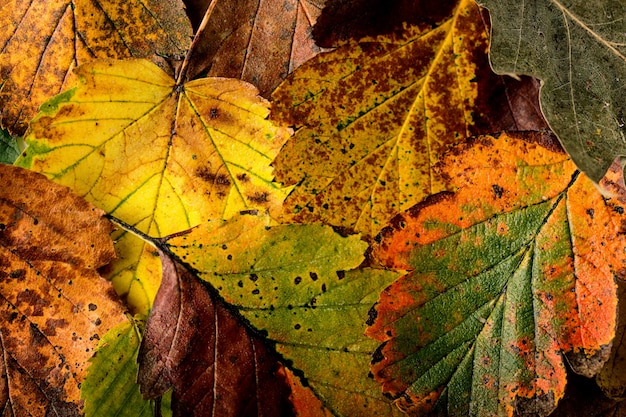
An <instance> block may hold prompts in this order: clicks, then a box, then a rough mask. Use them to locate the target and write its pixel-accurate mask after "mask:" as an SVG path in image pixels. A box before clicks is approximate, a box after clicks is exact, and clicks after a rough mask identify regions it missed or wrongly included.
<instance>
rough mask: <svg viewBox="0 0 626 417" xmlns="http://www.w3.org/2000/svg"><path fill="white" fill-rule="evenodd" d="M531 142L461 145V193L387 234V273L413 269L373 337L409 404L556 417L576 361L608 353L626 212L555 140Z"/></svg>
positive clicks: (454, 162) (586, 367) (587, 364)
mask: <svg viewBox="0 0 626 417" xmlns="http://www.w3.org/2000/svg"><path fill="white" fill-rule="evenodd" d="M525 139H526V140H527V141H522V140H520V138H515V137H512V136H509V135H504V134H503V135H502V136H501V137H500V138H499V139H495V138H492V137H482V138H478V139H476V140H474V141H472V142H471V143H468V144H464V145H461V146H459V147H457V148H455V149H454V150H453V151H452V152H451V153H450V154H449V155H447V156H446V157H445V158H444V159H443V162H442V164H441V166H440V169H441V174H442V175H443V176H444V177H446V178H448V179H449V181H450V183H451V184H452V185H453V186H454V187H456V189H457V191H456V193H454V194H453V193H447V194H444V195H439V196H437V197H436V198H433V199H431V200H430V201H428V202H426V203H425V204H422V205H420V206H417V207H415V208H414V209H412V210H409V211H408V212H405V213H403V214H401V215H399V216H397V217H396V218H395V219H394V220H393V222H392V225H391V226H390V227H388V228H386V229H384V231H383V232H382V233H381V234H380V235H379V236H378V237H377V239H376V240H377V242H378V244H377V245H376V246H375V248H374V256H375V257H376V258H378V259H379V260H380V261H381V262H382V263H383V264H384V265H387V266H389V267H397V268H398V267H399V268H405V269H410V270H412V272H411V273H410V274H409V275H407V276H405V277H404V278H402V279H400V280H398V281H397V282H396V283H394V284H393V285H392V286H390V287H389V288H387V289H386V290H385V291H384V292H383V293H382V295H381V297H380V300H379V305H378V306H377V312H378V318H377V319H376V320H375V322H374V323H373V325H372V327H371V328H370V329H369V330H368V333H369V334H370V335H371V336H373V337H375V338H376V339H378V340H380V341H382V342H384V343H383V345H381V348H380V350H379V352H378V354H377V355H375V357H374V364H373V365H372V371H373V373H374V374H375V377H376V378H377V379H378V380H379V381H380V382H381V383H382V384H383V388H384V390H385V391H386V392H387V393H389V394H391V395H393V396H396V397H398V400H397V402H398V404H399V405H400V406H401V407H402V408H405V409H407V410H413V411H414V410H424V409H428V408H430V407H433V406H434V407H436V408H438V409H443V410H446V412H448V413H450V414H453V415H513V414H514V412H517V413H524V412H533V413H536V414H539V415H547V414H549V412H550V411H552V410H553V409H554V407H555V405H556V403H557V402H558V401H559V399H560V398H562V396H563V393H564V389H565V384H566V372H565V363H564V359H563V355H565V356H567V358H568V363H569V365H570V366H571V367H572V368H573V369H574V370H575V371H576V372H578V373H581V374H583V375H587V376H592V375H594V374H595V373H597V372H598V371H599V369H600V368H601V366H602V364H603V363H604V361H605V360H606V359H607V357H608V352H609V349H610V344H611V341H612V339H613V336H614V329H615V321H616V306H617V297H616V289H615V284H614V274H623V271H624V268H625V266H626V255H625V253H624V248H626V238H625V235H624V234H623V232H624V226H623V224H624V222H626V217H625V216H624V215H623V213H624V208H623V207H622V206H621V205H619V202H618V201H616V200H614V199H610V198H608V199H605V198H603V196H602V194H600V193H599V192H598V190H597V189H596V187H595V186H594V185H593V183H592V182H591V181H590V180H589V179H587V178H586V177H585V176H584V175H583V174H580V173H579V172H578V171H577V170H576V168H575V166H574V164H573V163H572V162H571V161H570V160H569V158H568V157H567V155H565V154H564V153H563V152H562V151H561V150H560V149H559V148H557V147H555V146H554V145H553V146H552V149H546V148H544V147H542V146H540V143H542V142H543V143H546V142H547V139H548V138H547V135H540V134H527V135H526V136H525ZM611 175H612V178H608V179H607V180H606V181H605V186H607V187H608V186H610V185H611V182H616V178H615V177H616V176H617V174H615V173H612V174H611Z"/></svg>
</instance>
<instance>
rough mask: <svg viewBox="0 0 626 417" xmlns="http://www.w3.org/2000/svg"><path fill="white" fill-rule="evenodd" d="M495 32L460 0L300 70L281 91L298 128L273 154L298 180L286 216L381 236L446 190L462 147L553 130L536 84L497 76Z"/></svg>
mask: <svg viewBox="0 0 626 417" xmlns="http://www.w3.org/2000/svg"><path fill="white" fill-rule="evenodd" d="M416 3H420V4H421V2H416ZM403 4H404V3H403ZM488 37H489V26H488V23H487V21H486V20H485V18H484V16H483V13H482V12H481V10H480V9H479V8H478V6H476V4H475V3H474V2H473V1H471V0H460V1H458V2H457V3H455V5H454V8H453V10H451V12H450V13H448V14H447V15H446V16H445V18H444V19H443V20H442V21H441V22H440V24H439V25H438V26H435V27H432V28H431V27H428V29H423V28H420V27H418V26H405V27H404V28H403V30H401V31H395V32H393V33H392V34H388V35H385V36H379V37H369V38H363V39H360V40H359V41H351V42H349V43H347V44H346V45H344V46H342V47H340V48H338V49H336V50H334V51H332V52H328V53H323V54H320V55H318V56H316V57H315V58H313V59H312V60H309V61H308V62H307V63H306V64H304V65H303V66H301V67H300V68H298V69H297V70H296V71H295V72H294V73H293V74H292V75H290V76H289V78H288V79H287V80H286V81H285V82H283V83H282V84H281V85H280V86H279V87H278V88H277V89H276V91H274V93H273V94H272V97H273V99H274V108H273V111H272V117H273V118H274V119H276V120H279V121H281V122H284V123H287V124H290V125H294V126H295V127H296V129H297V131H296V134H295V136H294V137H293V138H292V139H291V140H290V141H289V142H287V144H286V145H285V147H284V148H283V150H282V151H281V153H280V154H279V155H278V157H277V158H276V160H275V161H274V166H275V168H276V171H275V173H276V179H277V181H280V182H282V183H284V184H287V185H294V186H295V188H294V190H293V192H292V193H291V194H290V195H289V197H288V198H287V199H286V201H285V206H284V214H283V219H284V220H285V221H294V222H323V223H325V224H330V225H333V226H342V227H346V228H349V229H351V230H356V231H358V232H362V233H365V234H366V235H370V236H374V235H376V233H377V232H378V231H380V229H381V228H382V227H383V226H385V225H386V224H387V223H388V222H389V220H390V219H391V218H392V217H393V216H394V215H396V214H397V213H399V212H401V211H403V210H406V209H408V208H410V207H412V206H413V205H415V204H417V203H419V202H420V201H422V200H423V199H424V198H425V197H427V196H428V195H431V194H434V193H437V192H440V191H443V190H445V189H446V187H447V185H446V181H445V179H444V178H442V177H441V176H440V175H439V174H438V171H436V170H434V166H435V165H436V164H437V163H438V161H439V160H440V158H441V156H442V155H443V154H444V153H445V152H446V151H447V150H448V149H450V148H451V147H453V146H454V145H455V144H458V143H460V142H462V141H464V140H465V139H466V138H467V137H469V136H471V135H476V134H485V133H495V132H500V131H502V130H509V129H514V130H517V129H527V128H535V127H539V128H545V127H546V126H547V125H546V124H545V122H544V121H543V119H542V118H541V113H540V112H539V106H538V104H537V103H538V98H537V96H536V94H537V91H538V88H537V85H538V84H537V83H536V82H535V81H533V80H532V79H530V78H524V79H523V80H522V81H515V80H512V79H510V78H508V77H501V76H497V75H495V74H494V73H493V72H492V71H491V69H490V67H489V63H488V57H487V51H488ZM495 103H497V104H495ZM518 107H519V110H520V113H519V114H518V113H517V110H518Z"/></svg>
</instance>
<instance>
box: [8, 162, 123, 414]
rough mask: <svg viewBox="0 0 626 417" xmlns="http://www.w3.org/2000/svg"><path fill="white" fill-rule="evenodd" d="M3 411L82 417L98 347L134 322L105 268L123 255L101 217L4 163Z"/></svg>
mask: <svg viewBox="0 0 626 417" xmlns="http://www.w3.org/2000/svg"><path fill="white" fill-rule="evenodd" d="M0 184H2V186H1V187H0V294H2V305H1V306H0V356H1V357H2V365H1V366H0V408H1V409H2V410H4V411H3V412H5V413H8V414H7V415H15V416H21V415H29V416H42V417H43V416H48V415H52V414H54V413H56V414H57V415H64V416H78V415H80V413H81V410H82V402H81V401H80V395H79V386H80V383H81V382H82V381H83V379H84V377H85V369H86V367H87V361H88V359H89V358H90V357H91V355H93V352H94V349H95V348H96V346H97V344H98V340H99V339H100V337H101V336H103V335H104V334H105V333H106V332H107V331H108V330H109V329H110V328H111V327H113V326H115V325H117V324H118V323H120V322H121V321H122V320H125V318H124V315H123V307H122V306H121V303H120V302H119V300H118V299H117V296H116V295H115V293H114V291H113V289H112V288H111V286H110V284H109V283H108V282H106V281H105V280H104V279H102V278H101V277H100V276H99V275H98V274H97V272H96V269H97V268H99V267H100V266H102V265H104V264H106V263H107V262H109V261H110V260H111V259H113V257H114V256H115V253H114V251H113V244H112V242H111V239H110V237H109V232H110V231H111V225H110V223H109V222H108V221H107V220H106V219H104V218H103V217H102V215H103V214H104V213H103V212H102V211H101V210H99V209H97V208H95V207H93V206H92V205H91V204H89V203H87V202H85V201H84V200H82V199H80V198H78V197H76V196H74V195H73V194H71V193H70V191H69V190H68V189H67V187H63V186H59V185H57V184H54V183H52V182H51V181H49V180H47V179H46V178H45V177H44V176H43V175H40V174H37V173H34V172H30V171H27V170H24V169H22V168H17V167H12V166H8V165H0Z"/></svg>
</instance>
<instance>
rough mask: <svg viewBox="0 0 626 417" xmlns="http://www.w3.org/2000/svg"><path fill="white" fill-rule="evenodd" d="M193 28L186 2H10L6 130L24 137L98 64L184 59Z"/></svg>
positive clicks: (1, 24) (2, 44)
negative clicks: (44, 107)
mask: <svg viewBox="0 0 626 417" xmlns="http://www.w3.org/2000/svg"><path fill="white" fill-rule="evenodd" d="M190 34H191V27H190V25H189V22H188V21H187V19H186V17H185V13H184V11H183V7H182V2H181V1H180V0H147V1H139V0H105V1H94V0H32V1H21V0H4V1H3V2H2V6H1V7H0V86H1V87H0V115H1V116H2V118H1V119H0V125H2V126H4V127H5V128H7V129H9V131H10V132H11V133H12V134H19V135H21V134H23V133H24V131H25V130H26V127H27V123H28V121H29V120H30V119H31V118H32V117H33V116H34V115H35V113H36V112H37V109H38V108H39V106H40V105H41V104H43V103H44V101H46V100H47V99H48V98H50V97H52V96H53V95H55V94H58V93H60V92H61V91H62V90H63V89H65V88H67V87H68V86H72V84H74V82H75V80H76V79H75V77H74V75H73V74H72V71H73V69H74V68H76V67H77V66H78V65H82V64H84V63H86V62H89V61H92V60H94V59H103V58H114V59H124V58H131V57H135V58H149V59H152V60H153V61H155V62H160V63H161V64H164V63H165V61H164V60H163V58H161V57H162V56H166V57H172V56H176V55H180V54H181V53H183V52H184V51H185V50H186V49H187V47H188V46H189V39H190V38H189V36H190Z"/></svg>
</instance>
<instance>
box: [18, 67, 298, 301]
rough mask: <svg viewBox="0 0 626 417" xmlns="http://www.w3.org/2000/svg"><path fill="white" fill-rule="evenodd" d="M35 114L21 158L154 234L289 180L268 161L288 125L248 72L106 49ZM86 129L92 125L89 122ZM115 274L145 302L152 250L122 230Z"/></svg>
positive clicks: (249, 204)
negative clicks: (165, 66) (170, 66)
mask: <svg viewBox="0 0 626 417" xmlns="http://www.w3.org/2000/svg"><path fill="white" fill-rule="evenodd" d="M77 74H78V76H79V78H80V84H79V85H78V86H77V87H75V88H73V89H71V90H68V91H67V92H65V93H63V94H61V95H59V96H56V97H55V98H53V99H52V100H50V101H48V102H47V103H46V104H45V105H44V106H43V107H42V111H41V112H40V113H39V114H38V115H37V116H36V117H35V118H34V119H33V121H32V122H31V130H30V134H29V135H28V136H27V137H26V138H25V140H26V142H27V144H28V145H29V147H28V148H27V150H26V151H25V153H24V154H23V155H22V157H20V159H19V160H18V161H17V164H19V165H21V166H24V167H28V168H30V169H32V170H35V171H38V172H42V173H44V174H46V175H47V176H48V177H49V178H51V179H52V180H54V181H55V182H58V183H61V184H64V185H67V186H69V187H70V188H71V189H72V190H73V191H74V192H75V193H77V194H78V195H81V196H83V197H85V198H86V199H87V200H88V201H90V202H92V203H93V204H95V205H97V206H98V207H100V208H102V209H103V210H105V211H106V212H107V213H108V214H110V215H112V216H115V217H116V218H118V219H121V220H122V221H124V222H126V223H128V224H130V225H131V226H134V227H135V228H137V229H138V230H140V231H142V232H144V233H147V234H149V235H151V236H153V237H162V236H166V235H170V234H174V233H177V232H180V231H183V230H187V229H189V228H191V227H194V226H196V225H198V224H200V223H201V222H202V221H204V220H206V219H211V218H218V219H221V218H228V217H230V216H232V215H233V214H234V213H238V212H239V211H241V210H267V211H269V212H270V213H275V212H277V210H278V209H279V208H280V205H281V202H282V200H283V198H284V196H285V195H286V194H287V192H288V189H287V190H285V189H283V188H280V187H279V186H277V185H276V184H274V183H273V182H272V180H273V173H272V168H271V166H270V163H271V161H272V160H273V158H274V156H275V155H276V154H277V153H278V151H279V149H280V147H281V146H282V144H283V143H284V142H285V141H286V140H287V138H288V136H289V134H288V131H287V130H286V129H282V128H278V127H276V126H274V125H273V124H272V123H271V122H269V121H267V120H266V117H267V115H268V113H269V110H268V103H267V102H266V101H265V100H263V99H262V98H260V97H259V96H258V95H257V91H256V89H255V88H254V87H253V86H251V85H250V84H247V83H245V82H242V81H238V80H230V79H223V78H206V79H199V80H194V81H190V82H188V83H185V84H183V85H176V84H175V82H174V80H173V79H172V78H170V77H169V76H168V75H167V74H165V73H164V72H163V71H162V70H161V69H159V68H158V67H157V66H156V65H154V64H152V63H150V62H148V61H143V60H127V61H99V62H95V63H92V64H87V65H85V66H82V67H80V68H79V69H78V70H77ZM85 132H88V134H86V133H85ZM115 238H116V239H117V247H118V252H119V253H120V261H119V262H117V263H114V264H113V265H112V267H111V270H110V271H109V272H108V276H109V277H110V278H111V279H112V280H113V284H114V286H115V287H116V289H117V290H118V291H119V292H120V293H121V294H125V295H126V296H127V297H128V299H129V303H130V305H131V306H133V307H134V308H135V309H137V311H140V312H146V311H147V310H148V309H149V306H150V304H151V302H152V300H153V299H154V295H155V293H156V289H157V288H158V283H159V277H160V274H158V273H155V271H160V263H159V260H158V257H157V256H156V255H155V254H154V252H153V250H151V249H150V248H149V247H147V246H145V244H144V243H142V242H141V241H140V240H139V239H137V238H134V237H132V236H131V235H130V234H128V233H125V232H123V231H121V232H119V233H118V234H116V235H115Z"/></svg>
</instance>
